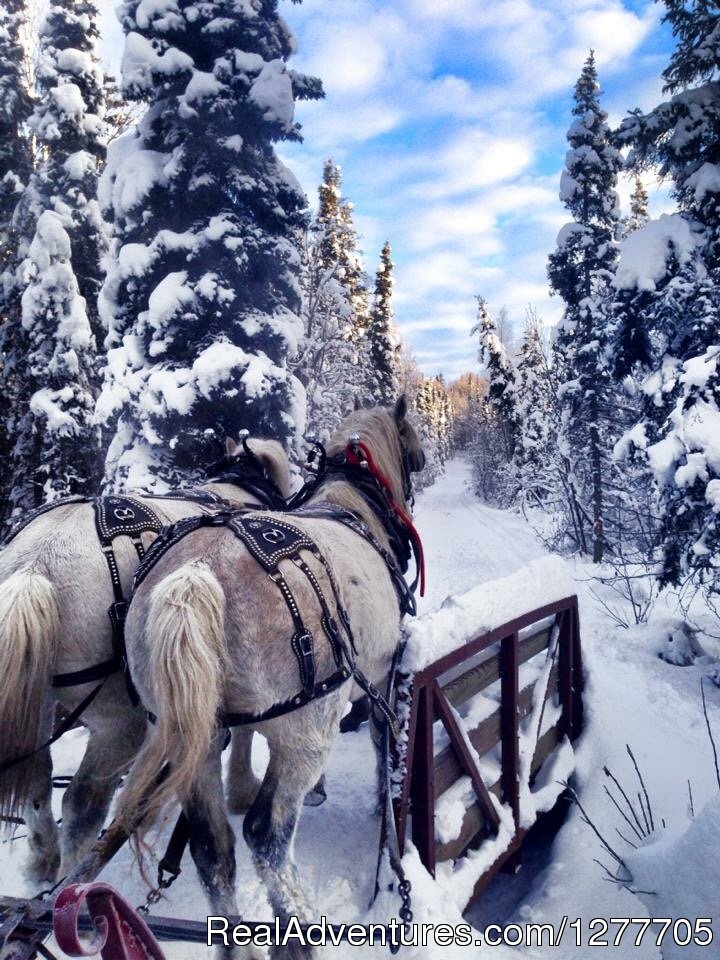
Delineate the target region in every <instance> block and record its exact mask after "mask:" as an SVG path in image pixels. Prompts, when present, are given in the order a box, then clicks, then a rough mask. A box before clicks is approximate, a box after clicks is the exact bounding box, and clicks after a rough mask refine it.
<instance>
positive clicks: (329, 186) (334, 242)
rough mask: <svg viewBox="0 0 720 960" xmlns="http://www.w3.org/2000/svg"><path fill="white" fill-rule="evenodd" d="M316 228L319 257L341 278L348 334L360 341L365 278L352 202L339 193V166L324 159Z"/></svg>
mask: <svg viewBox="0 0 720 960" xmlns="http://www.w3.org/2000/svg"><path fill="white" fill-rule="evenodd" d="M319 198H320V204H319V208H318V213H317V229H318V232H319V233H320V234H321V236H322V240H321V242H320V246H319V259H320V263H321V264H322V266H323V267H324V268H325V269H326V270H328V269H332V270H333V271H334V274H335V276H336V277H337V279H338V280H339V281H340V282H341V284H342V286H343V288H344V291H345V295H346V297H347V300H348V303H349V305H350V312H351V317H352V325H351V328H350V337H351V339H352V340H353V341H354V342H356V343H357V342H360V341H361V340H362V338H363V336H364V334H365V331H366V330H367V326H368V323H369V319H370V307H369V296H368V288H367V278H366V276H365V271H364V270H363V267H362V261H361V258H360V253H359V250H358V242H359V238H358V235H357V232H356V230H355V224H354V221H353V205H352V203H351V201H350V200H348V199H347V198H346V197H343V196H342V170H341V169H340V167H339V166H338V165H337V164H336V163H334V162H333V161H332V160H326V161H325V166H324V169H323V182H322V183H321V185H320V190H319Z"/></svg>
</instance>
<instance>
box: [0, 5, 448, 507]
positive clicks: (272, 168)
mask: <svg viewBox="0 0 720 960" xmlns="http://www.w3.org/2000/svg"><path fill="white" fill-rule="evenodd" d="M161 6H162V5H157V4H156V5H155V6H154V8H153V10H152V11H151V15H148V12H147V10H146V9H145V8H146V4H142V3H141V4H138V3H137V2H135V3H127V4H125V5H124V7H123V8H122V14H121V16H122V22H123V26H124V29H125V30H126V32H127V42H126V48H125V54H124V59H123V66H122V78H121V81H120V82H118V81H117V80H116V79H115V78H114V77H112V76H109V75H107V74H105V73H103V70H102V69H101V66H100V60H99V56H98V51H97V41H98V10H97V7H96V5H95V4H93V3H91V2H76V0H52V2H50V3H49V4H48V5H47V9H46V10H45V11H44V12H43V14H42V16H40V17H38V15H37V7H36V6H32V7H31V6H30V5H28V6H26V4H25V3H24V2H22V0H11V2H9V3H7V4H4V5H3V8H2V10H1V11H0V18H1V19H2V27H1V32H0V65H1V66H0V70H1V71H2V74H1V76H2V85H1V86H0V116H1V117H2V133H1V136H2V142H1V145H0V151H1V153H0V183H1V184H2V194H1V201H0V203H1V206H0V223H1V226H0V244H1V247H2V274H1V286H0V291H1V292H0V297H1V303H2V308H1V316H2V347H1V349H2V378H3V384H2V386H3V390H2V403H3V407H2V414H1V416H0V430H1V431H2V433H1V434H0V446H1V451H2V453H1V455H0V462H1V463H2V468H1V469H2V476H1V478H0V489H1V491H2V493H1V501H2V517H3V519H5V520H6V519H7V518H8V517H9V516H11V515H12V514H13V513H16V512H18V511H23V510H27V509H29V508H32V507H35V506H38V505H40V504H42V503H43V502H46V501H49V500H53V499H56V498H58V497H62V496H65V495H69V494H82V493H93V492H95V491H97V490H98V489H99V487H100V485H101V483H103V482H105V483H107V484H110V485H111V486H113V487H131V488H146V489H162V488H163V486H164V485H167V484H173V483H175V484H177V483H179V482H181V481H185V482H187V480H188V479H192V478H193V477H194V476H201V475H202V468H203V466H206V465H207V464H208V463H210V462H212V461H213V460H215V459H217V456H218V455H219V450H220V444H221V442H222V441H223V440H224V438H225V437H226V436H236V435H237V433H238V431H239V430H241V429H243V428H245V429H248V430H250V431H251V432H252V433H255V434H259V435H264V436H272V437H276V438H277V439H279V440H281V441H284V442H285V443H286V445H287V446H288V448H289V449H290V450H291V451H292V452H293V453H294V455H295V456H296V457H299V456H300V455H301V450H300V445H301V443H302V437H303V435H304V434H305V432H306V430H307V431H310V430H312V431H313V432H315V433H316V434H317V435H318V436H320V437H327V435H328V434H329V432H331V431H332V429H333V428H334V427H335V426H336V425H337V424H338V423H339V422H340V421H341V420H342V419H343V417H344V416H346V415H347V413H348V412H349V411H350V410H352V409H353V405H354V404H355V403H356V402H359V403H361V404H370V403H390V402H391V401H393V400H394V398H395V397H397V396H398V394H399V393H400V392H401V391H402V390H405V391H406V392H407V393H408V395H409V397H411V398H412V401H413V404H414V407H415V409H416V410H417V413H418V415H419V417H420V418H421V421H422V423H423V429H424V433H425V437H426V439H427V440H428V441H429V444H430V446H431V448H432V451H433V454H434V456H433V457H432V465H431V467H430V475H433V474H434V473H436V472H437V470H438V469H439V468H440V466H441V465H442V462H443V461H444V459H445V456H446V452H447V449H446V448H447V446H448V444H449V442H450V441H449V437H450V421H451V407H450V400H449V397H448V395H447V393H446V391H445V389H444V387H443V385H442V384H441V383H440V382H439V381H436V380H434V379H430V380H429V379H426V378H425V377H424V376H423V375H422V374H421V373H420V371H419V369H418V367H417V365H416V364H415V363H414V362H413V360H412V357H411V356H410V355H409V353H408V352H407V351H406V350H404V349H403V347H402V343H401V340H400V338H399V336H398V333H397V331H396V329H395V327H394V323H393V312H392V288H393V262H392V254H391V248H390V243H389V242H387V243H386V244H385V245H384V246H383V248H382V250H381V251H379V254H378V266H377V272H376V275H375V277H374V279H372V280H371V278H370V277H369V276H368V275H367V274H366V273H365V270H364V268H363V265H362V261H361V256H360V252H359V249H358V243H359V238H358V235H357V233H356V230H355V227H354V224H353V208H352V204H351V203H350V201H349V200H348V199H347V198H345V197H344V196H343V195H342V184H341V171H340V169H339V167H338V166H337V165H336V164H334V163H333V161H332V160H330V159H329V160H328V161H327V163H326V165H325V168H324V170H323V171H322V183H321V184H320V187H319V191H318V194H319V196H318V204H317V210H316V213H315V214H314V215H312V216H311V215H310V213H309V205H308V200H307V198H306V197H305V196H304V195H303V193H302V191H301V189H300V187H299V185H298V184H297V182H296V180H295V179H294V177H293V175H292V173H291V172H290V171H289V170H288V169H287V168H286V167H284V166H283V164H282V163H281V162H280V161H279V160H278V159H277V157H276V154H275V150H274V145H275V144H276V143H278V142H279V141H282V140H292V139H297V138H298V137H299V136H300V133H299V128H298V125H297V124H296V123H295V121H294V119H293V113H294V105H295V102H296V101H297V100H301V99H312V98H318V97H321V96H322V95H323V94H322V87H321V83H320V81H319V80H317V79H316V78H313V77H307V76H301V75H299V74H297V73H295V72H293V71H291V70H289V69H287V68H286V66H285V61H286V60H287V58H288V57H289V55H290V52H291V47H292V44H291V37H290V34H289V31H288V29H287V27H286V26H285V24H284V23H283V21H282V20H281V19H280V17H279V16H278V14H277V11H276V9H275V7H276V4H262V5H260V4H253V5H251V6H248V5H247V4H236V5H232V4H231V5H230V7H231V8H232V9H231V10H230V15H228V10H227V9H226V8H227V7H228V4H223V3H211V4H205V5H204V6H203V12H202V15H201V16H200V17H195V16H194V15H193V16H191V15H190V14H189V13H188V14H187V15H184V14H182V13H180V11H179V8H178V7H177V6H176V4H174V3H170V4H167V5H165V6H166V7H167V9H168V10H170V11H171V12H170V13H167V11H164V9H160V7H161ZM180 6H182V5H180ZM256 8H257V9H256ZM261 8H262V9H261ZM193 9H194V8H193ZM31 14H34V16H31ZM166 14H167V15H166ZM221 14H223V16H222V17H221ZM34 29H35V30H36V31H37V33H36V34H34V33H33V30H34Z"/></svg>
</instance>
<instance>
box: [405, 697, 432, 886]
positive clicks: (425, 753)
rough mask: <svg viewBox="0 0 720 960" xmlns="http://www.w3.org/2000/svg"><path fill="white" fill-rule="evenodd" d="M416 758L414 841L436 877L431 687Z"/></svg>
mask: <svg viewBox="0 0 720 960" xmlns="http://www.w3.org/2000/svg"><path fill="white" fill-rule="evenodd" d="M419 694H420V696H419V699H418V719H417V727H416V730H415V748H414V750H413V756H412V758H409V760H408V762H409V763H412V780H411V783H410V798H411V803H412V839H413V843H414V844H415V846H416V847H417V851H418V854H419V856H420V860H421V861H422V864H423V866H424V867H425V869H426V870H427V871H428V872H429V873H431V874H432V875H433V876H434V875H435V764H434V756H433V699H432V688H431V687H430V686H429V685H425V686H423V687H421V689H420V691H419Z"/></svg>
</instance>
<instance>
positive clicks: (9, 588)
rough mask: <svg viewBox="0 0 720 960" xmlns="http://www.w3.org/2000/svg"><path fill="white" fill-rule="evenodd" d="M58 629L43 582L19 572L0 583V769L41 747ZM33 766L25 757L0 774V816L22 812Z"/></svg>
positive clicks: (49, 588) (27, 570) (51, 593)
mask: <svg viewBox="0 0 720 960" xmlns="http://www.w3.org/2000/svg"><path fill="white" fill-rule="evenodd" d="M59 626H60V614H59V610H58V603H57V595H56V593H55V588H54V586H53V585H52V583H51V582H50V581H49V580H48V579H47V577H44V576H43V575H42V574H41V573H38V572H37V571H36V570H34V569H33V568H32V567H22V568H21V569H19V570H16V571H15V572H14V573H12V574H11V575H10V576H9V577H7V579H5V580H3V582H2V583H0V679H1V682H2V696H0V764H3V763H6V762H10V761H12V760H13V759H14V758H16V757H22V756H25V755H26V754H31V753H32V752H33V751H34V750H35V749H36V748H37V747H38V746H39V745H40V735H41V733H42V732H43V730H42V721H43V716H44V712H45V710H46V709H47V696H48V688H49V685H50V673H51V670H52V664H53V660H54V655H55V644H56V640H57V636H58V631H59ZM34 765H35V759H34V758H33V757H30V758H28V759H27V760H24V761H22V762H21V763H16V764H13V765H11V766H9V767H8V768H7V769H5V770H3V771H2V772H0V816H3V817H13V816H17V815H19V814H20V813H21V811H22V807H23V806H24V805H25V803H26V802H27V800H28V799H29V794H30V791H31V789H32V778H33V768H34ZM5 822H7V821H5Z"/></svg>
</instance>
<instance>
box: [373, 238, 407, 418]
mask: <svg viewBox="0 0 720 960" xmlns="http://www.w3.org/2000/svg"><path fill="white" fill-rule="evenodd" d="M392 270H393V262H392V259H391V257H390V241H389V240H386V241H385V244H384V246H383V248H382V252H381V254H380V265H379V267H378V270H377V274H376V275H375V294H374V298H373V308H372V312H371V314H370V323H369V326H368V328H367V339H368V348H369V355H370V364H371V366H372V374H373V380H374V389H373V396H374V400H375V402H376V403H380V404H384V405H385V406H390V404H392V403H393V402H394V400H395V399H396V398H397V397H398V395H399V374H400V369H399V351H400V342H399V338H398V335H397V332H396V330H395V327H394V324H393V312H392V288H393V277H392Z"/></svg>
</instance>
